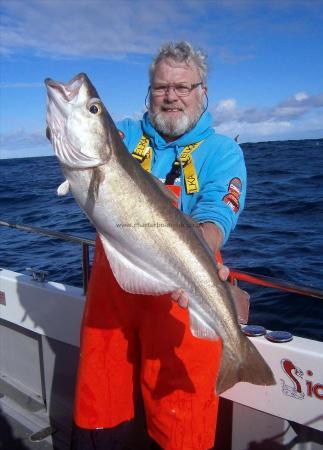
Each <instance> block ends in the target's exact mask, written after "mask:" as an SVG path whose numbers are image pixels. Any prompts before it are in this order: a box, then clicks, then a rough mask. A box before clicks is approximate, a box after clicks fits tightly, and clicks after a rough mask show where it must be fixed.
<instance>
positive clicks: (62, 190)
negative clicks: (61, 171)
mask: <svg viewBox="0 0 323 450" xmlns="http://www.w3.org/2000/svg"><path fill="white" fill-rule="evenodd" d="M69 190H70V183H69V182H68V180H65V181H63V183H62V184H60V185H59V186H58V188H57V195H59V196H60V197H62V196H63V195H66V194H67V193H68V192H69Z"/></svg>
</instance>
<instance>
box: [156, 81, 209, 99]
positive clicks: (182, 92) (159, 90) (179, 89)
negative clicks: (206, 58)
mask: <svg viewBox="0 0 323 450" xmlns="http://www.w3.org/2000/svg"><path fill="white" fill-rule="evenodd" d="M202 84H203V83H202V81H200V82H199V83H195V84H191V85H187V84H168V85H159V84H156V85H154V86H149V89H150V92H151V94H152V95H153V96H154V97H162V96H164V95H165V94H166V92H168V91H169V89H173V90H174V92H175V94H176V95H177V96H178V97H186V96H187V95H189V94H190V93H191V92H192V91H193V89H195V88H197V87H198V86H201V85H202Z"/></svg>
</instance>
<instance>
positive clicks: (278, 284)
mask: <svg viewBox="0 0 323 450" xmlns="http://www.w3.org/2000/svg"><path fill="white" fill-rule="evenodd" d="M0 225H2V226H6V227H9V228H16V229H17V230H20V231H27V232H30V233H36V234H41V235H44V236H48V237H52V238H54V239H61V240H64V241H69V242H75V243H77V244H79V245H81V246H82V279H83V291H84V294H85V293H86V292H87V287H88V282H89V278H90V256H89V247H90V246H91V247H94V245H95V241H94V240H92V239H87V238H83V237H79V236H73V235H71V234H67V233H62V232H60V231H54V230H48V229H46V228H38V227H33V226H30V225H23V224H17V223H12V222H8V221H5V220H1V219H0ZM229 280H230V282H231V283H232V284H235V283H237V282H238V281H244V282H247V283H250V284H256V285H260V286H265V287H269V288H272V289H277V290H280V291H285V292H291V293H294V294H299V295H305V296H308V297H315V298H319V299H323V291H322V290H318V289H313V288H312V287H308V286H299V285H295V284H293V283H290V282H286V281H283V280H279V279H277V278H272V277H267V276H264V275H260V274H255V273H249V272H244V271H240V270H236V269H233V268H231V269H230V278H229Z"/></svg>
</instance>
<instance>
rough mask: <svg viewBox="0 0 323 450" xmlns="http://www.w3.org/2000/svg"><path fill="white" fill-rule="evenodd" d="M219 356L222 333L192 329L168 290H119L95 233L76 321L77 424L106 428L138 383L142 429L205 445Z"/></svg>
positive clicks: (209, 443) (171, 441)
mask: <svg viewBox="0 0 323 450" xmlns="http://www.w3.org/2000/svg"><path fill="white" fill-rule="evenodd" d="M220 356H221V341H220V340H218V341H208V340H204V339H198V338H195V337H194V336H192V334H191V331H190V327H189V314H188V310H187V309H183V308H180V307H179V306H178V304H177V303H176V302H174V301H173V300H171V298H170V296H169V295H163V296H148V295H134V294H129V293H127V292H125V291H123V290H122V289H121V288H120V286H119V285H118V283H117V281H116V280H115V278H114V276H113V274H112V271H111V268H110V265H109V262H108V260H107V258H106V255H105V253H104V250H103V247H102V244H101V241H100V239H99V238H97V242H96V251H95V258H94V265H93V270H92V274H91V280H90V284H89V289H88V294H87V303H86V307H85V313H84V318H83V325H82V338H81V355H80V365H79V372H78V381H77V389H76V400H75V412H74V420H75V423H76V425H77V426H78V427H80V428H85V429H100V428H113V427H116V426H117V425H119V424H121V423H123V422H125V421H128V420H131V419H132V418H133V417H134V409H135V401H136V400H135V399H136V398H137V392H136V390H138V389H140V390H141V394H142V398H143V402H144V408H145V414H146V425H147V430H148V433H149V435H150V436H151V437H152V438H153V439H154V440H155V441H156V442H157V443H158V444H159V445H160V446H161V447H162V448H163V449H166V450H206V449H209V448H211V447H213V444H214V437H215V425H216V418H217V409H218V397H216V395H215V394H214V387H215V380H216V376H217V372H218V369H219V364H220ZM138 450H139V449H138Z"/></svg>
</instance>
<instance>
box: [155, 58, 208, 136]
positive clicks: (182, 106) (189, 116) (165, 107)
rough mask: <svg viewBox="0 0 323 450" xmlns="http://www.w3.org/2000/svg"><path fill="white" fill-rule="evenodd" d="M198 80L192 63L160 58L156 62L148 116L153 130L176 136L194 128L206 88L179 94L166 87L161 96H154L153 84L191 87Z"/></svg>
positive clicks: (197, 74)
mask: <svg viewBox="0 0 323 450" xmlns="http://www.w3.org/2000/svg"><path fill="white" fill-rule="evenodd" d="M200 82H201V79H200V76H199V73H198V70H197V68H196V66H195V65H194V64H190V65H187V64H186V63H185V62H183V63H178V62H176V63H175V62H174V61H171V62H168V61H167V60H162V61H160V62H159V63H158V64H157V65H156V69H155V72H154V75H153V79H152V81H151V86H152V89H151V92H150V103H149V111H148V112H149V118H150V120H151V122H152V124H153V126H154V127H155V128H156V129H157V131H158V132H159V133H160V134H162V135H163V136H164V137H166V138H168V139H172V138H176V137H178V136H181V135H182V134H184V133H186V132H187V131H189V130H190V129H192V128H193V127H194V125H195V124H196V122H197V121H198V120H199V118H200V116H201V114H202V112H203V99H204V94H205V92H206V87H202V88H201V87H200V86H198V87H197V88H195V89H193V90H192V91H191V92H190V93H189V94H188V95H187V96H184V97H181V96H178V95H177V94H176V92H175V91H174V89H172V88H169V89H167V90H166V92H165V93H164V94H163V95H155V94H154V87H163V86H181V85H183V86H185V85H186V86H191V85H192V84H196V83H200Z"/></svg>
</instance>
